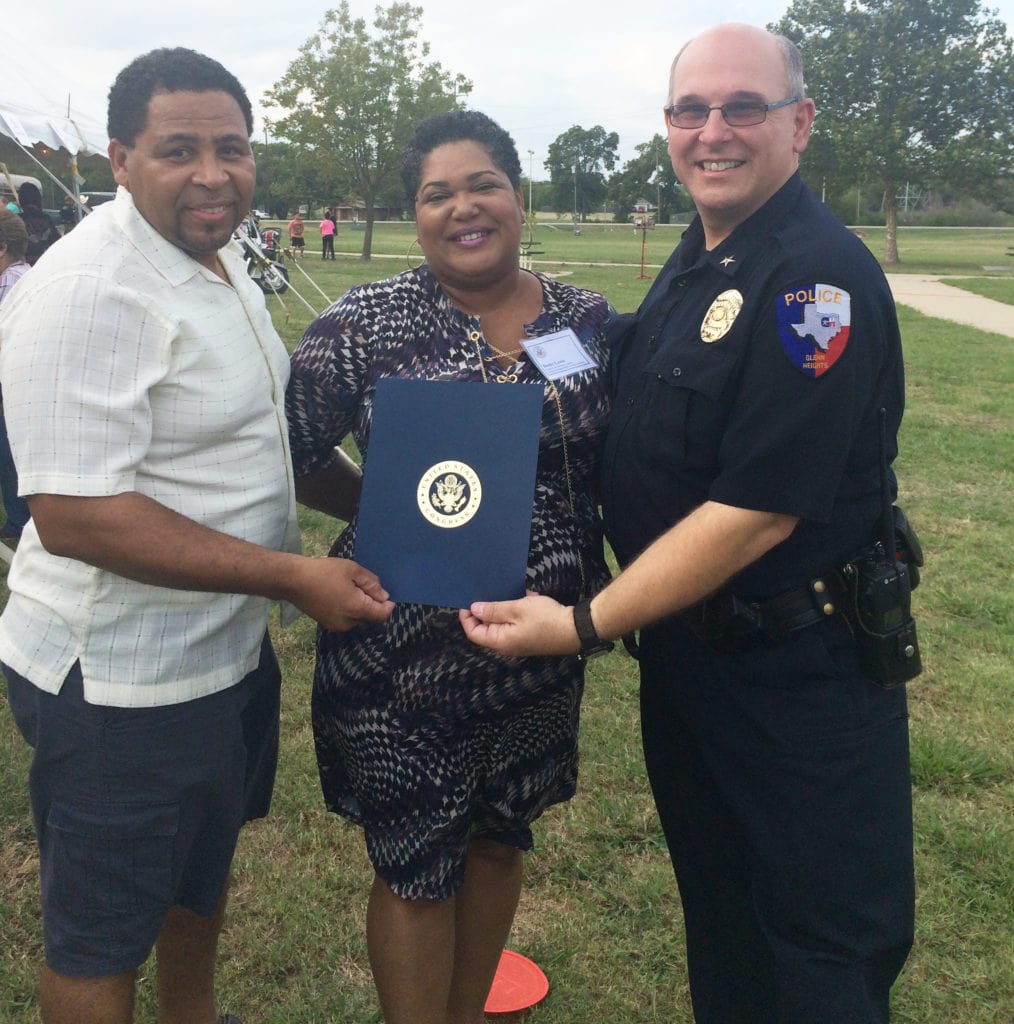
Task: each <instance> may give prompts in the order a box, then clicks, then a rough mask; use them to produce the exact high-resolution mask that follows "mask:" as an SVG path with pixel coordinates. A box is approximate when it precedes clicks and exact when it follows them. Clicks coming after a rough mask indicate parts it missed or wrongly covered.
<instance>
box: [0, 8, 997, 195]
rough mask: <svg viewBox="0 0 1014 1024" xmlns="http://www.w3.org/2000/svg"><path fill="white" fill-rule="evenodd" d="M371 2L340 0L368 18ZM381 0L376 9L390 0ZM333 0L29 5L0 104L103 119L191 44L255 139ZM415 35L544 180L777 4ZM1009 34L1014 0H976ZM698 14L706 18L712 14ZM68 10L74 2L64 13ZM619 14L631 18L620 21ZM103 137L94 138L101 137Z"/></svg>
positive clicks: (645, 134) (14, 27) (444, 15)
mask: <svg viewBox="0 0 1014 1024" xmlns="http://www.w3.org/2000/svg"><path fill="white" fill-rule="evenodd" d="M377 3H378V0H351V9H352V13H353V15H354V16H356V17H362V18H364V19H365V20H366V21H367V23H368V24H369V23H372V20H373V17H374V11H375V9H376V7H377ZM387 5H388V3H387V0H385V2H384V6H387ZM334 6H337V0H331V2H329V0H217V2H216V0H156V2H155V3H153V5H152V6H151V7H148V6H147V4H146V3H144V2H143V0H142V2H140V3H139V2H138V0H100V2H99V3H96V4H88V5H79V6H78V7H77V8H76V11H75V12H74V13H72V14H71V13H68V5H67V3H66V0H34V2H32V3H22V4H19V5H18V13H17V17H16V18H8V19H4V22H5V23H4V26H3V35H4V37H5V39H4V43H5V45H4V59H3V81H2V84H0V101H5V102H14V103H20V104H24V105H27V106H30V107H32V108H33V109H37V110H42V111H45V112H51V113H59V114H61V115H66V113H67V110H68V98H69V105H70V110H71V112H72V113H73V114H75V115H77V116H80V117H83V118H85V117H86V118H90V119H91V120H92V121H93V122H95V123H97V124H98V125H100V126H104V124H105V108H106V96H107V94H108V91H109V86H110V84H111V83H112V80H113V78H115V76H116V74H117V72H118V71H119V70H120V69H121V68H122V67H123V66H124V65H126V64H127V63H129V62H130V61H131V60H132V59H133V58H134V57H136V56H137V55H138V54H141V53H144V52H146V51H147V50H151V49H154V48H155V47H158V46H188V47H191V48H193V49H195V50H199V51H200V52H202V53H206V54H208V55H209V56H212V57H214V58H215V59H217V60H219V61H221V62H222V63H223V64H224V65H225V66H226V67H227V68H228V69H229V70H230V71H232V72H233V73H234V74H235V75H236V76H237V78H239V80H240V81H241V82H242V83H243V85H244V87H245V88H246V90H247V92H248V94H249V96H250V100H251V102H252V103H253V107H254V116H255V125H254V134H255V138H257V139H258V140H260V139H261V138H262V137H263V134H264V121H263V118H264V116H265V115H267V117H269V118H270V117H271V116H272V114H273V113H274V115H275V116H278V114H279V112H278V111H277V110H276V111H272V110H271V109H270V108H267V107H265V105H264V103H263V95H264V92H265V91H266V90H267V89H269V88H270V87H271V86H272V85H274V84H275V83H276V82H277V81H278V80H279V79H280V78H281V77H282V75H283V74H284V73H285V71H286V69H287V68H288V66H289V63H290V62H291V61H292V60H293V59H294V58H295V56H296V55H297V53H298V50H299V47H300V46H301V45H302V44H303V43H305V42H306V41H307V40H308V39H310V38H311V37H312V36H313V35H315V33H316V32H317V30H318V29H319V27H320V24H321V22H322V20H323V17H324V14H325V12H326V10H327V9H328V8H329V7H334ZM416 6H419V7H422V9H423V14H422V18H421V19H420V22H419V38H420V40H422V41H424V42H427V43H429V45H430V58H431V59H434V60H437V61H439V62H440V63H441V64H442V65H443V66H444V68H445V69H447V70H448V71H451V72H459V73H461V74H463V75H465V77H466V78H469V79H470V80H471V81H472V83H473V90H472V92H471V94H470V95H469V96H468V98H467V105H468V106H469V107H471V108H473V109H476V110H481V111H483V112H485V113H486V114H488V115H489V116H490V117H492V118H494V119H495V120H496V121H498V122H499V123H500V124H501V125H502V126H503V127H504V128H505V129H506V130H507V131H508V132H510V134H511V135H512V136H513V138H514V141H515V143H516V145H517V148H518V153H519V155H520V157H521V164H522V168H523V170H524V172H525V174H526V175H527V174H529V173H533V174H534V178H535V180H536V181H539V180H543V179H545V178H548V172H547V171H546V170H545V167H544V161H545V160H546V156H547V152H548V148H549V145H550V143H551V142H552V141H553V140H554V139H555V138H556V137H557V136H559V135H560V134H562V133H563V132H565V131H566V130H567V129H568V128H570V127H572V126H573V125H580V126H581V127H582V128H586V129H587V128H592V127H594V126H595V125H601V126H602V127H603V128H605V130H606V131H607V132H613V131H615V132H617V134H618V135H619V137H620V145H619V158H620V161H619V164H618V165H617V169H618V168H619V167H620V166H622V164H623V163H624V162H625V161H627V160H629V159H631V158H632V157H633V156H634V155H635V151H634V147H635V146H637V145H638V144H640V143H643V142H647V141H649V140H650V139H651V138H652V136H653V135H655V134H656V133H659V134H662V133H663V121H662V113H661V109H662V107H663V105H664V103H665V90H666V85H667V77H668V71H669V65H670V63H671V61H672V58H673V56H674V55H675V53H676V51H677V50H678V49H679V47H680V46H681V45H682V44H683V43H684V42H685V41H686V40H687V39H689V38H691V37H692V36H694V35H696V34H697V33H698V32H699V31H700V30H701V29H703V28H706V27H708V26H709V25H712V24H716V23H717V22H719V21H744V22H748V23H750V24H754V25H764V24H767V23H769V22H774V21H777V20H778V19H779V18H781V16H782V15H783V14H784V12H785V10H786V9H787V7H788V0H749V2H745V3H742V2H738V0H727V2H725V3H723V4H722V5H721V9H720V10H719V9H718V5H709V4H704V3H674V2H673V0H639V2H638V3H636V4H631V5H630V7H629V8H628V7H626V5H625V4H618V3H616V0H499V2H494V3H491V4H471V3H468V2H467V0H417V3H416ZM985 6H986V7H988V8H990V9H994V8H995V9H997V10H998V11H999V16H1000V18H1001V19H1002V20H1003V21H1004V22H1005V23H1006V25H1007V27H1008V31H1009V32H1011V33H1014V0H987V2H986V4H985ZM709 9H711V10H714V13H713V14H711V13H709ZM72 10H74V9H73V8H72ZM625 12H629V15H627V16H624V15H625ZM103 134H104V133H103Z"/></svg>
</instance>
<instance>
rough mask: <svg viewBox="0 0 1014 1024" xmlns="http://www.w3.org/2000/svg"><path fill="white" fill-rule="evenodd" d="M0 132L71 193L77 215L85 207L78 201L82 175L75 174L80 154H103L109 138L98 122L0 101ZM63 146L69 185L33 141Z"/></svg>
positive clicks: (84, 209) (62, 188) (104, 154)
mask: <svg viewBox="0 0 1014 1024" xmlns="http://www.w3.org/2000/svg"><path fill="white" fill-rule="evenodd" d="M0 135H6V136H7V137H8V138H9V139H12V140H13V141H14V143H15V145H17V147H18V148H19V149H20V150H21V151H22V152H23V153H24V154H25V156H27V157H28V158H29V159H30V160H31V161H32V163H34V164H35V165H36V166H37V167H38V168H39V169H40V170H41V171H42V172H43V173H44V174H45V175H46V177H47V178H50V179H52V181H53V182H54V183H55V184H56V185H57V187H58V188H59V189H60V191H61V192H63V193H64V194H65V195H68V196H70V197H71V198H72V199H73V200H74V202H75V204H76V206H77V209H78V217H80V216H81V213H82V212H87V208H85V207H83V206H82V204H81V199H80V195H79V189H78V186H79V185H80V184H81V183H82V182H83V180H84V179H83V178H82V177H81V176H80V174H78V169H77V158H78V157H79V156H92V155H101V156H106V155H107V154H106V147H107V145H108V140H107V139H106V133H105V131H104V129H102V128H101V127H100V126H99V125H98V124H96V123H95V122H93V121H89V120H85V119H84V118H70V117H59V116H57V115H54V114H48V113H45V112H43V111H39V110H33V109H32V108H31V107H25V106H20V105H18V104H16V103H2V102H0ZM39 144H41V145H43V146H48V147H49V148H50V149H62V150H64V151H65V152H67V153H68V154H69V155H70V180H71V188H67V186H66V185H64V183H63V182H62V181H60V179H59V178H58V177H57V176H56V175H55V174H53V172H52V171H50V170H49V168H48V167H46V166H45V165H44V164H43V163H42V162H41V161H40V160H39V159H38V158H37V157H36V156H35V155H34V154H33V153H32V152H31V147H32V146H36V145H39Z"/></svg>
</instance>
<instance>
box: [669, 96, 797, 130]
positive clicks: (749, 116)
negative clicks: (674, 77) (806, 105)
mask: <svg viewBox="0 0 1014 1024" xmlns="http://www.w3.org/2000/svg"><path fill="white" fill-rule="evenodd" d="M798 102H799V97H798V96H790V97H789V98H788V99H785V100H779V101H778V102H777V103H758V102H757V101H756V100H730V101H729V102H728V103H723V104H722V105H721V106H720V107H709V106H707V105H706V104H704V103H676V104H674V105H673V106H671V107H666V108H665V116H666V117H667V118H668V119H669V124H671V125H672V126H673V128H703V127H704V126H705V125H706V124H707V123H708V118H709V117H710V116H711V111H712V110H720V111H721V112H722V117H723V118H724V120H725V123H726V124H727V125H728V126H729V127H730V128H748V127H749V126H750V125H752V124H763V123H764V122H765V121H766V120H767V117H768V111H769V110H777V109H778V108H779V107H787V106H788V105H789V104H790V103H798Z"/></svg>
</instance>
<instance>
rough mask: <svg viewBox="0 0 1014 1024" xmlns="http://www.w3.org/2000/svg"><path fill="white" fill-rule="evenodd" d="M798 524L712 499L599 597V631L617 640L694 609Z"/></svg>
mask: <svg viewBox="0 0 1014 1024" xmlns="http://www.w3.org/2000/svg"><path fill="white" fill-rule="evenodd" d="M796 522H797V520H796V519H795V518H794V517H792V516H785V515H779V514H776V513H765V512H756V511H753V510H749V509H741V508H734V507H732V506H730V505H721V504H719V503H717V502H706V503H705V504H703V505H701V506H699V507H698V508H697V509H695V510H694V511H693V512H691V513H690V515H688V516H687V517H686V518H685V519H683V520H681V521H680V522H679V523H677V524H676V525H675V526H674V527H672V529H670V530H668V531H667V532H666V533H664V534H662V536H661V537H659V538H657V539H656V540H655V541H654V542H653V543H652V544H650V545H649V546H648V547H647V548H646V549H645V550H644V552H642V554H640V555H639V556H638V557H637V558H636V559H635V560H634V561H633V562H632V563H631V564H630V565H629V566H628V567H627V568H626V569H625V570H624V571H623V572H622V573H621V574H620V575H619V576H617V577H616V579H614V580H613V581H612V582H611V583H610V584H609V586H607V587H606V588H605V589H604V590H602V591H601V592H600V593H599V594H598V595H597V596H596V597H595V599H594V600H593V601H592V606H591V609H592V619H593V621H594V623H595V629H596V631H597V632H598V634H599V635H600V636H602V637H606V638H610V639H612V638H615V637H619V636H623V635H624V634H625V633H629V632H632V631H633V630H635V629H641V628H642V627H644V626H647V625H650V624H651V623H653V622H657V621H658V620H659V619H663V618H665V617H666V616H668V615H672V614H673V613H675V612H677V611H680V610H682V609H684V608H689V607H690V606H691V605H693V604H696V603H697V602H698V601H701V600H703V599H704V598H705V597H707V596H708V595H709V594H712V593H714V592H715V591H716V590H718V589H720V588H721V587H722V586H723V585H724V584H725V583H726V582H727V581H728V580H729V579H731V578H732V577H733V576H735V575H736V573H738V572H739V571H740V570H741V569H744V568H745V567H746V566H748V565H750V564H751V563H752V562H755V561H756V560H757V559H758V558H760V557H761V556H762V555H764V554H765V553H766V552H767V551H769V550H771V548H773V547H774V546H775V545H776V544H780V543H781V542H782V541H783V540H785V538H786V537H788V536H789V534H790V533H791V532H792V530H793V528H794V527H795V525H796Z"/></svg>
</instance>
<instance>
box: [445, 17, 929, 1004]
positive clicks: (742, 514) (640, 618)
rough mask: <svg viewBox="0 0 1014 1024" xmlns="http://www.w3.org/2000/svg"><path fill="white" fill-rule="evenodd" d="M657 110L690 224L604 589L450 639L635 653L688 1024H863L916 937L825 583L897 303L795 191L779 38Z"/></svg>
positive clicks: (649, 334) (857, 493)
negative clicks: (677, 902) (629, 648)
mask: <svg viewBox="0 0 1014 1024" xmlns="http://www.w3.org/2000/svg"><path fill="white" fill-rule="evenodd" d="M668 103H669V105H668V106H667V107H666V108H665V115H666V125H667V130H668V137H669V154H670V157H671V159H672V164H673V169H674V171H675V173H676V177H677V178H678V179H679V180H680V181H681V182H682V183H683V184H684V186H685V187H686V188H687V189H688V191H689V192H690V194H691V195H692V197H693V199H694V202H695V204H696V207H697V213H698V216H697V217H696V218H695V220H694V221H693V223H692V224H691V225H690V227H689V229H688V230H687V232H686V233H685V234H684V235H683V238H682V241H681V243H680V245H679V246H678V247H677V249H676V251H675V252H674V253H673V255H672V256H671V258H670V259H669V261H668V263H667V264H666V266H665V268H664V270H663V271H662V273H661V274H660V275H659V276H658V278H657V279H656V281H655V282H654V283H653V285H652V287H651V289H650V291H649V292H648V295H647V296H646V298H645V300H644V302H643V303H642V305H641V307H640V309H639V310H638V312H637V314H636V315H634V316H633V317H630V318H628V320H629V322H627V323H621V324H620V325H619V327H620V328H621V330H619V331H618V332H617V342H616V346H615V348H614V352H613V359H614V389H615V395H614V412H613V419H612V424H611V429H610V433H609V437H608V440H607V445H606V455H605V460H604V469H603V509H604V512H605V517H606V524H607V530H608V532H609V536H610V540H611V542H612V544H613V547H614V550H615V551H616V554H617V557H618V559H619V560H620V564H621V565H623V566H624V571H623V572H622V573H621V574H620V575H619V576H618V577H617V578H616V579H615V580H613V582H612V583H611V584H610V585H609V586H608V587H606V588H605V589H604V590H602V591H600V592H599V593H598V594H597V595H596V596H595V597H594V599H593V600H591V601H590V602H588V601H586V602H583V603H581V604H579V605H578V606H577V607H576V608H570V607H564V606H561V605H558V604H556V603H555V602H553V601H551V600H550V599H549V598H546V597H540V596H531V597H528V598H525V599H524V600H522V601H516V602H503V603H495V604H494V603H480V604H476V605H473V606H472V608H471V609H470V610H469V611H468V612H462V624H463V626H464V628H465V631H466V633H468V635H469V636H470V637H471V638H472V639H473V640H474V641H475V642H477V643H480V644H483V645H486V646H490V647H494V648H496V649H498V650H500V651H502V652H504V653H507V654H522V653H523V654H536V653H539V654H542V653H558V654H574V653H578V654H579V655H582V656H586V657H587V656H589V655H591V654H593V653H596V652H597V651H599V650H601V649H604V648H608V647H609V646H610V644H609V638H617V637H620V636H624V635H626V634H628V633H630V632H631V631H632V630H636V629H640V630H641V633H640V672H641V718H642V734H643V742H644V753H645V760H646V764H647V768H648V774H649V778H650V781H651V785H652V790H653V794H654V797H655V802H656V805H657V807H658V811H659V815H660V817H661V820H662V825H663V828H664V831H665V835H666V841H667V843H668V846H669V851H670V855H671V857H672V861H673V865H674V868H675V871H676V876H677V880H678V882H679V887H680V893H681V896H682V902H683V910H684V916H685V920H686V935H687V952H688V965H689V971H690V981H691V993H692V998H693V1004H694V1013H695V1016H696V1019H697V1021H698V1022H701V1024H790V1022H791V1024H873V1022H883V1021H887V1019H888V993H889V990H890V986H891V983H892V982H893V981H894V979H895V978H896V977H897V975H898V973H899V971H900V969H901V967H902V964H903V963H904V960H905V957H906V955H907V953H908V950H909V948H910V945H911V941H912V933H913V905H914V884H913V865H912V824H911V787H910V779H909V766H908V729H907V716H906V704H905V692H904V687H894V688H886V687H883V686H879V685H877V684H876V683H875V682H873V681H872V680H871V679H870V678H869V675H870V673H869V672H868V671H864V670H863V668H862V667H861V665H860V650H859V647H858V645H857V643H856V640H855V639H854V626H850V623H849V622H848V620H847V618H846V616H845V615H844V614H843V610H848V608H847V606H848V604H849V601H848V599H847V595H846V594H845V593H843V592H842V590H841V582H842V574H841V572H840V571H839V569H840V567H841V566H843V565H845V564H846V563H848V562H849V560H850V559H854V558H856V557H857V556H858V555H859V553H860V552H863V551H866V550H869V548H870V545H871V543H872V542H873V540H874V539H875V537H876V534H877V521H878V514H879V510H880V507H881V500H882V496H883V488H882V486H881V466H882V465H884V464H885V463H889V462H890V461H891V460H892V459H893V458H894V456H895V454H896V442H895V438H896V434H897V429H898V425H899V423H900V420H901V413H902V405H903V372H902V361H901V343H900V338H899V334H898V327H897V322H896V318H895V310H894V304H893V301H892V299H891V295H890V292H889V290H888V286H887V283H886V281H885V279H884V276H883V274H882V273H881V271H880V269H879V267H878V266H877V264H876V262H875V261H874V259H873V258H872V256H871V255H870V254H869V252H868V251H867V249H866V248H865V246H864V245H863V244H862V243H861V242H860V241H859V240H858V239H856V238H855V237H854V236H853V235H852V234H851V233H850V232H849V231H847V230H846V229H845V228H844V227H843V226H842V225H841V224H840V223H839V222H838V221H836V220H835V219H834V218H833V217H832V216H831V214H830V213H828V211H827V210H826V209H825V208H824V207H823V206H822V205H821V204H820V203H819V202H818V201H817V199H816V198H815V197H814V196H813V195H812V193H811V192H810V191H809V190H808V189H807V188H806V186H805V185H804V184H803V182H802V180H801V179H800V177H799V174H798V160H799V154H800V153H801V152H802V151H803V150H804V149H805V148H806V145H807V141H808V137H809V132H810V128H811V125H812V123H813V118H814V113H815V111H814V105H813V102H812V101H811V100H809V99H807V98H806V97H805V92H804V85H803V75H802V63H801V59H800V55H799V52H798V50H797V49H796V47H795V46H794V45H793V44H792V43H791V42H789V41H788V40H786V39H783V38H781V37H778V36H775V35H773V34H770V33H768V32H765V31H763V30H761V29H757V28H752V27H749V26H745V25H733V24H730V25H721V26H718V27H715V28H712V29H709V30H707V31H706V32H704V33H702V34H701V35H700V36H698V37H697V38H696V39H694V40H692V41H691V42H690V43H689V44H687V46H685V47H684V48H683V50H682V51H681V52H680V53H679V54H678V55H677V58H676V60H675V61H674V63H673V67H672V72H671V80H670V93H669V100H668ZM881 410H885V412H883V413H882V412H881ZM881 422H883V423H884V427H885V428H886V429H882V428H881V427H880V423H881ZM881 434H883V435H884V436H886V440H885V441H881V440H880V435H881ZM886 475H887V476H888V477H889V481H890V484H889V486H890V489H891V490H892V491H893V475H891V474H889V473H888V474H886ZM892 558H893V555H892Z"/></svg>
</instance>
